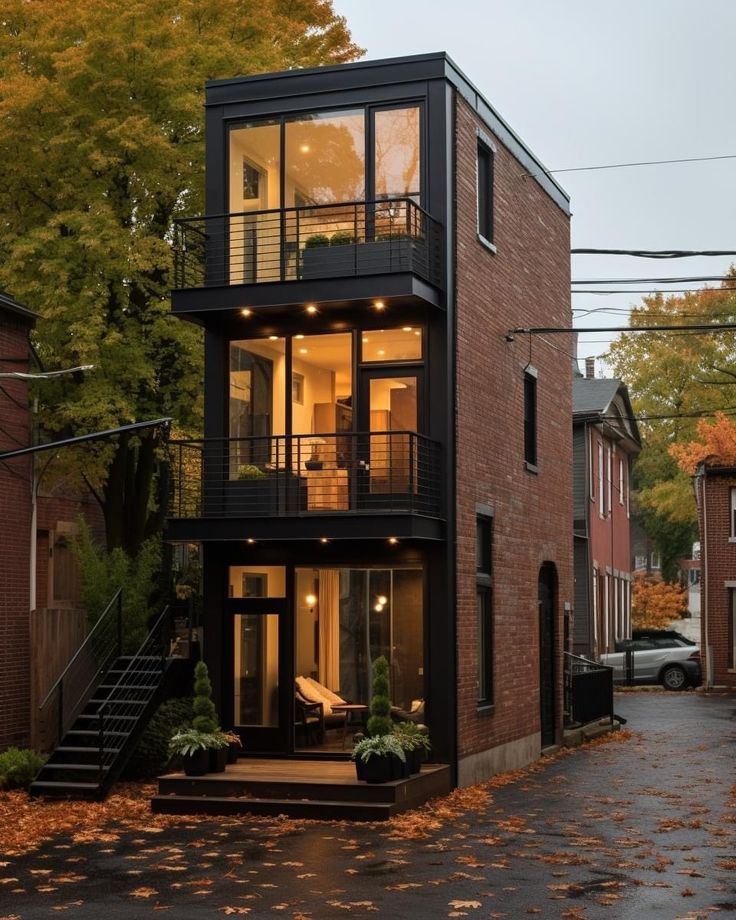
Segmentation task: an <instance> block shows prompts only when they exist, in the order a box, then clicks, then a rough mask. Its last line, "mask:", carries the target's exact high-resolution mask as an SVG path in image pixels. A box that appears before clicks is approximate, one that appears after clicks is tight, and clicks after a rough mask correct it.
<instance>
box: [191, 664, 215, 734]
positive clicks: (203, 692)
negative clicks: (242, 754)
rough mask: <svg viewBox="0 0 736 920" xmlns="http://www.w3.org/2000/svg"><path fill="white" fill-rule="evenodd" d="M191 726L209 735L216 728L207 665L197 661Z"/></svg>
mask: <svg viewBox="0 0 736 920" xmlns="http://www.w3.org/2000/svg"><path fill="white" fill-rule="evenodd" d="M192 726H193V728H195V729H196V730H197V731H198V732H204V733H205V734H208V735H211V734H212V733H213V732H216V731H217V729H218V724H217V710H216V709H215V704H214V703H213V702H212V684H211V683H210V675H209V671H208V670H207V665H206V664H205V663H204V661H198V662H197V666H196V667H195V669H194V719H192Z"/></svg>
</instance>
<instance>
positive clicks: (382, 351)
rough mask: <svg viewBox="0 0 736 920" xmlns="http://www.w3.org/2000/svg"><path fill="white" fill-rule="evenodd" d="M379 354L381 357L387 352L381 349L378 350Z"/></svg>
mask: <svg viewBox="0 0 736 920" xmlns="http://www.w3.org/2000/svg"><path fill="white" fill-rule="evenodd" d="M378 354H379V355H385V354H386V352H385V351H384V350H383V349H382V348H379V349H378Z"/></svg>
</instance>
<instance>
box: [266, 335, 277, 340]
mask: <svg viewBox="0 0 736 920" xmlns="http://www.w3.org/2000/svg"><path fill="white" fill-rule="evenodd" d="M268 340H269V342H278V340H279V337H278V336H277V335H269V337H268Z"/></svg>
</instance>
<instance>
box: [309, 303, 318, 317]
mask: <svg viewBox="0 0 736 920" xmlns="http://www.w3.org/2000/svg"><path fill="white" fill-rule="evenodd" d="M316 312H317V308H316V307H315V305H314V304H313V303H308V304H307V313H310V314H313V313H316Z"/></svg>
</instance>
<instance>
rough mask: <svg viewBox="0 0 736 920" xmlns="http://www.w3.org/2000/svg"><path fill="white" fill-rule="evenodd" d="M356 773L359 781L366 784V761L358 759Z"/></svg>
mask: <svg viewBox="0 0 736 920" xmlns="http://www.w3.org/2000/svg"><path fill="white" fill-rule="evenodd" d="M355 773H356V776H357V777H358V779H359V780H362V781H363V782H366V778H365V761H363V760H361V759H360V757H358V758H356V761H355Z"/></svg>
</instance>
